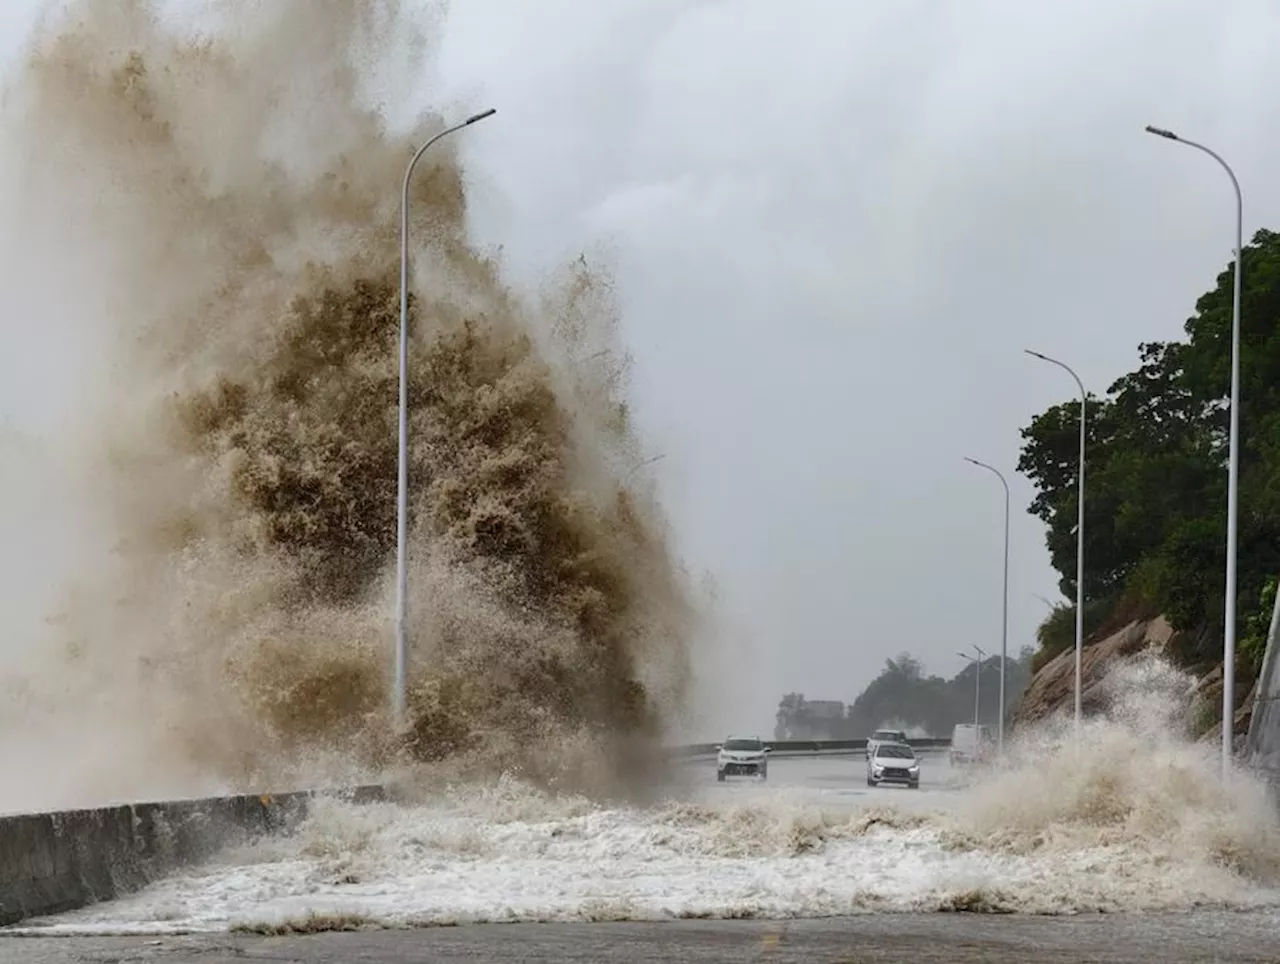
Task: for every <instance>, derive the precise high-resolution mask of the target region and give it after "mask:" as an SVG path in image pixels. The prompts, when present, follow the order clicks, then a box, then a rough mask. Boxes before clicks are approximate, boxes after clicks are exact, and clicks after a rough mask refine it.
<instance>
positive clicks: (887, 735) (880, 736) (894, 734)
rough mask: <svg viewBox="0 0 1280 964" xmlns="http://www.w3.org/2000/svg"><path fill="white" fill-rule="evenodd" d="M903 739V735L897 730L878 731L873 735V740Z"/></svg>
mask: <svg viewBox="0 0 1280 964" xmlns="http://www.w3.org/2000/svg"><path fill="white" fill-rule="evenodd" d="M901 737H902V734H901V733H899V732H898V731H897V730H876V731H875V732H874V733H872V734H871V739H873V740H897V739H900V738H901Z"/></svg>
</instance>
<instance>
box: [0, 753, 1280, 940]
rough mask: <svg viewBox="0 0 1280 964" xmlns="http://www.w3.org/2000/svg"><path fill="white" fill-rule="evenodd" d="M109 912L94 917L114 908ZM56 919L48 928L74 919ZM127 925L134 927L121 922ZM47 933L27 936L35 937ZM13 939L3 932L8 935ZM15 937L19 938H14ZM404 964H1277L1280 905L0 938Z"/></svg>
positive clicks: (937, 769)
mask: <svg viewBox="0 0 1280 964" xmlns="http://www.w3.org/2000/svg"><path fill="white" fill-rule="evenodd" d="M960 779H961V777H960V775H959V774H957V773H955V772H953V771H952V770H951V769H950V768H949V767H948V766H947V762H946V757H945V755H936V756H935V755H930V756H929V757H928V758H926V760H925V765H924V767H923V768H922V781H921V783H922V785H921V789H920V790H918V791H912V790H907V789H903V788H896V787H880V788H874V789H873V788H869V787H867V786H866V782H865V769H864V765H863V763H862V760H861V758H860V756H848V755H846V756H828V757H822V758H784V757H778V758H776V759H774V760H773V761H772V763H771V764H770V779H769V781H768V783H767V785H761V784H758V783H756V782H755V781H751V780H742V781H730V782H729V783H726V784H718V783H716V780H715V772H714V764H713V763H712V762H710V761H691V762H689V763H687V764H685V765H683V766H682V768H681V771H680V778H679V780H678V781H677V784H676V785H675V786H673V788H672V792H673V793H674V794H678V795H683V796H687V798H688V799H690V800H694V801H697V802H699V803H708V804H712V805H716V804H723V803H726V802H727V803H730V804H732V803H734V802H736V801H739V800H741V801H748V800H751V799H755V798H758V797H759V796H760V795H761V794H768V793H771V792H775V791H777V790H781V791H782V792H783V793H784V794H785V793H787V792H791V791H803V792H805V793H806V794H818V795H821V796H822V797H824V798H827V799H829V800H831V801H832V802H833V803H837V802H838V803H841V804H843V803H853V804H855V805H857V806H865V805H866V804H868V803H871V804H879V803H880V802H881V801H884V802H890V801H892V804H893V805H894V806H895V807H897V808H899V809H902V808H914V807H916V806H919V807H921V808H922V809H925V808H937V807H938V806H939V805H946V804H948V802H949V801H951V800H953V799H955V793H956V789H957V785H958V783H959V781H960ZM110 907H111V905H104V906H103V907H101V908H96V909H91V910H94V911H100V912H107V911H109V909H110ZM74 916H75V915H67V916H66V917H64V918H54V919H53V920H52V921H51V922H45V923H44V924H43V925H42V926H48V925H49V924H50V923H52V924H55V925H56V924H57V922H59V921H62V920H66V919H68V918H74ZM121 919H122V920H127V919H128V917H127V915H125V916H124V917H123V918H121ZM40 930H41V927H40V926H37V927H32V928H28V930H27V931H26V933H28V934H36V935H39V933H40ZM5 933H6V932H3V931H0V935H5ZM9 933H10V934H12V931H10V932H9ZM253 961H256V962H288V964H312V962H314V964H338V962H343V964H348V962H350V964H357V962H363V964H403V962H415V964H416V962H424V961H431V962H440V964H449V962H487V961H493V962H517V961H519V962H547V964H552V962H556V964H558V962H570V964H573V962H584V964H585V962H590V961H602V962H609V961H619V962H625V964H647V962H655V964H656V962H659V961H661V962H664V964H665V962H668V961H676V962H680V964H701V962H707V964H710V962H735V964H737V962H742V961H767V962H777V964H783V962H805V964H818V962H844V964H852V962H860V964H878V962H896V961H903V962H911V964H944V962H945V964H968V962H974V964H976V962H984V964H1060V962H1062V964H1065V962H1098V964H1112V962H1116V964H1119V962H1142V964H1153V962H1162V961H1169V962H1170V964H1174V962H1177V964H1183V962H1185V964H1199V962H1206V964H1207V962H1210V961H1213V962H1229V961H1231V962H1234V961H1239V962H1268V964H1280V910H1275V909H1269V910H1264V911H1252V912H1243V911H1242V912H1225V911H1203V910H1201V911H1193V912H1189V913H1179V914H1108V915H1096V914H1081V915H1076V916H1061V917H1037V916H1030V915H989V914H968V913H961V914H955V913H948V914H941V913H933V914H918V913H900V914H866V915H860V916H854V917H844V918H829V919H823V920H791V921H786V922H768V921H759V920H704V921H699V920H684V921H669V922H661V923H651V922H645V923H540V924H477V925H464V926H459V927H432V928H425V929H417V930H411V929H385V930H379V929H370V930H361V931H355V932H346V933H319V934H310V935H288V936H261V935H255V934H236V933H231V934H228V933H211V934H190V935H185V936H183V935H150V936H121V937H104V936H83V937H82V936H60V937H48V936H0V964H145V962H156V964H232V962H239V964H243V962H253Z"/></svg>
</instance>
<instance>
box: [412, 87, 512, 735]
mask: <svg viewBox="0 0 1280 964" xmlns="http://www.w3.org/2000/svg"><path fill="white" fill-rule="evenodd" d="M496 113H497V110H496V108H493V107H490V108H489V109H488V110H486V111H482V112H481V113H479V114H473V115H472V116H471V117H468V118H467V119H466V120H464V121H463V122H462V123H461V124H455V125H454V126H453V127H449V128H446V129H445V130H443V131H441V132H440V133H439V134H437V135H436V136H435V137H433V138H431V139H430V140H429V141H427V142H426V143H425V144H423V145H422V146H421V147H420V148H418V151H417V153H416V154H414V155H413V160H411V161H410V162H409V167H408V169H407V170H406V171H405V172H404V188H403V190H402V192H401V196H400V403H399V414H398V421H399V443H398V445H399V470H398V473H397V476H396V655H395V681H394V686H393V690H392V695H391V708H392V715H393V717H394V720H395V725H396V726H397V727H400V726H402V725H403V723H404V708H405V689H406V683H405V680H406V665H407V648H408V647H407V645H406V641H405V621H406V620H405V617H406V609H407V606H408V592H407V590H408V573H407V571H406V565H405V563H406V549H407V546H406V543H407V541H408V540H407V534H408V520H409V181H410V179H411V178H412V177H413V170H414V168H416V167H417V166H418V161H419V159H420V158H421V157H422V155H423V154H425V153H426V151H427V148H429V147H430V146H431V145H432V144H434V143H435V142H436V141H438V140H440V139H441V138H442V137H445V136H447V135H449V134H452V133H453V132H454V131H458V130H461V129H462V128H464V127H469V126H470V125H472V124H474V123H475V122H476V121H481V120H484V119H485V118H486V117H491V116H493V115H494V114H496Z"/></svg>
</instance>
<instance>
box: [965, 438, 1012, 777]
mask: <svg viewBox="0 0 1280 964" xmlns="http://www.w3.org/2000/svg"><path fill="white" fill-rule="evenodd" d="M965 461H966V462H969V463H971V464H973V465H976V466H978V468H980V469H986V470H987V471H988V472H992V473H994V474H995V477H996V478H997V479H999V480H1000V484H1001V485H1003V486H1004V597H1003V603H1002V606H1001V624H1000V719H999V721H998V722H997V724H996V752H997V753H998V754H1001V755H1003V754H1004V715H1005V712H1004V681H1005V661H1006V660H1007V659H1008V656H1009V482H1008V480H1007V479H1006V478H1005V477H1004V473H1002V472H1001V471H1000V470H999V469H997V468H995V467H994V466H991V465H987V463H986V462H979V461H978V460H977V459H971V458H969V457H967V456H966V457H965Z"/></svg>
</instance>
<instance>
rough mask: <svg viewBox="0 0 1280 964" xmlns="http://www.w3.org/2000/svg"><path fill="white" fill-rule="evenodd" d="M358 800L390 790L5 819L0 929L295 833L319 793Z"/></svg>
mask: <svg viewBox="0 0 1280 964" xmlns="http://www.w3.org/2000/svg"><path fill="white" fill-rule="evenodd" d="M325 795H329V796H340V797H342V798H343V799H348V800H354V801H356V802H367V801H374V800H379V799H382V798H383V795H384V791H383V789H382V788H381V787H376V786H372V787H358V788H355V789H352V790H344V791H333V792H332V793H326V792H324V791H306V792H301V793H283V794H275V795H265V796H256V795H255V796H249V795H246V796H237V797H215V798H211V799H206V800H185V801H179V802H173V803H142V804H132V805H126V806H117V807H102V808H98V809H93V810H70V811H64V812H61V813H46V814H24V815H20V816H11V817H0V927H3V926H7V925H9V924H14V923H17V922H18V921H21V920H24V919H26V918H29V917H39V916H43V915H45V914H57V913H61V912H63V911H68V910H74V909H75V908H77V907H84V906H85V905H87V904H92V903H96V902H98V901H103V900H110V899H112V898H113V897H116V896H119V895H121V894H125V893H128V892H129V891H132V890H136V889H138V888H139V887H142V886H145V885H146V884H148V883H150V882H151V881H153V880H156V879H157V878H159V877H161V876H163V875H164V874H166V873H169V872H171V871H173V870H175V869H177V868H179V867H182V866H185V865H188V864H193V863H198V862H199V861H201V860H205V859H207V858H208V857H210V856H211V855H212V854H213V853H214V852H216V851H217V850H218V849H220V848H222V847H226V846H229V845H235V844H239V843H246V842H249V841H252V840H254V839H256V838H259V837H262V836H265V835H267V834H275V833H287V832H289V831H290V830H292V829H293V828H295V827H296V826H297V825H298V823H299V822H300V821H301V820H302V819H304V818H305V817H306V815H307V812H308V809H309V804H310V801H311V800H312V799H313V798H315V797H317V796H325Z"/></svg>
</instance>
